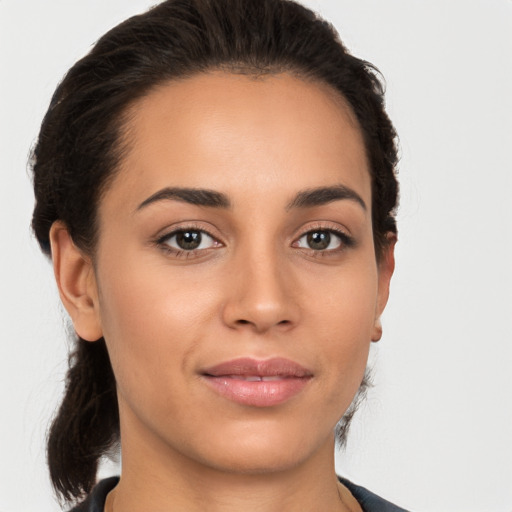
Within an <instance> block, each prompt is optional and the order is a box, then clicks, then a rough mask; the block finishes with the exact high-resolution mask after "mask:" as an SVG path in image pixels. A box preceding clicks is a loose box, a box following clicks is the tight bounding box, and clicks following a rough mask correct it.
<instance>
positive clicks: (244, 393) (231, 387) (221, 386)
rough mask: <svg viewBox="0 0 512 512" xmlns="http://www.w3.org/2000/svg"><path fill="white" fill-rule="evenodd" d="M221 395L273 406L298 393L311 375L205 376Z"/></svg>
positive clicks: (259, 405)
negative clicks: (274, 377)
mask: <svg viewBox="0 0 512 512" xmlns="http://www.w3.org/2000/svg"><path fill="white" fill-rule="evenodd" d="M204 379H205V381H206V382H207V383H208V385H209V386H210V387H211V388H212V389H213V390H214V391H216V392H217V393H218V394H219V395H221V396H223V397H224V398H227V399H228V400H231V401H233V402H237V403H239V404H243V405H250V406H253V407H272V406H274V405H280V404H282V403H284V402H286V401H288V400H290V399H291V398H293V397H294V396H296V395H298V394H299V393H300V392H301V391H302V390H303V389H304V387H305V386H306V385H307V383H308V382H309V381H310V380H311V378H310V377H287V378H283V379H279V380H267V381H247V380H243V379H237V378H231V377H213V376H208V375H205V376H204Z"/></svg>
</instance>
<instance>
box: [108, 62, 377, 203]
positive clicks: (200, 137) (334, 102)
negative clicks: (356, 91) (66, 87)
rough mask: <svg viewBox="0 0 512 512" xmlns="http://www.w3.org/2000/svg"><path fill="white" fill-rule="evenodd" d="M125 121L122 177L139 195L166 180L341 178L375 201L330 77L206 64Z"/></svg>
mask: <svg viewBox="0 0 512 512" xmlns="http://www.w3.org/2000/svg"><path fill="white" fill-rule="evenodd" d="M127 119H128V122H127V125H126V140H127V141H128V143H127V148H128V150H127V152H126V153H125V157H124V159H123V161H122V163H121V169H120V173H118V175H117V176H118V178H120V179H122V182H123V184H124V185H126V186H129V185H130V184H131V188H135V189H136V190H137V192H139V193H140V194H141V195H146V196H147V195H150V194H151V193H153V192H155V190H157V189H158V188H161V187H166V186H170V185H172V186H187V187H201V188H211V189H216V190H219V189H222V191H224V192H226V193H228V194H229V193H232V192H233V193H238V192H243V193H244V194H246V195H247V193H248V191H252V192H257V191H260V192H262V193H267V192H269V191H270V189H272V187H273V186H274V187H277V188H279V189H280V190H281V191H282V192H283V194H285V193H287V191H289V193H290V194H291V193H292V192H293V189H294V188H300V189H304V188H308V187H316V186H318V185H336V184H339V183H342V184H344V185H348V186H351V187H352V188H356V189H358V191H359V193H360V194H361V195H364V196H366V199H365V200H367V201H368V204H369V203H370V200H369V199H370V194H371V192H370V189H371V186H370V176H369V171H368V164H367V158H366V152H365V147H364V142H363V138H362V134H361V131H360V128H359V125H358V122H357V120H356V118H355V115H354V114H353V112H352V110H351V108H350V107H349V106H348V103H347V102H346V100H345V99H344V98H343V97H342V96H341V95H340V94H339V93H338V92H337V91H335V90H333V89H332V88H331V87H330V86H328V85H326V84H323V83H319V82H313V81H306V80H303V79H301V78H298V77H295V76H291V75H290V74H278V75H268V76H263V77H256V78H255V77H252V76H246V75H235V74H231V73H226V72H220V71H218V72H210V73H205V74H199V75H196V76H194V77H192V78H187V79H182V80H177V81H172V82H169V83H166V84H164V85H160V86H158V87H156V88H155V89H153V90H152V91H151V92H150V93H149V94H148V95H147V96H146V97H144V98H142V99H141V100H139V101H138V102H137V103H136V104H134V105H133V106H132V108H131V110H130V112H129V115H128V116H127ZM116 181H118V180H117V178H116V180H114V183H113V188H114V189H115V188H116Z"/></svg>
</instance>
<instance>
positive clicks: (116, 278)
mask: <svg viewBox="0 0 512 512" xmlns="http://www.w3.org/2000/svg"><path fill="white" fill-rule="evenodd" d="M396 161H397V156H396V146H395V133H394V130H393V127H392V125H391V123H390V121H389V119H388V117H387V115H386V113H385V111H384V109H383V97H382V89H381V86H380V83H379V82H378V79H377V78H376V76H375V74H374V72H373V68H372V67H371V66H370V65H369V64H368V63H365V62H363V61H361V60H359V59H356V58H355V57H353V56H351V55H350V54H349V53H348V52H347V51H346V50H345V49H344V47H343V45H342V43H341V42H340V41H339V39H338V38H337V35H336V34H335V32H334V31H333V29H332V28H331V27H330V26H329V25H328V24H326V23H325V22H324V21H322V20H320V19H318V18H316V17H315V15H314V14H313V13H312V12H311V11H309V10H307V9H305V8H304V7H301V6H300V5H298V4H295V3H293V2H289V1H286V0H257V1H256V0H194V1H184V0H174V1H173V0H168V1H166V2H163V3H161V4H159V5H158V6H156V7H155V8H153V9H152V10H150V11H148V12H147V13H146V14H143V15H141V16H137V17H134V18H131V19H129V20H127V21H126V22H124V23H122V24H121V25H119V26H118V27H116V28H114V29H113V30H112V31H110V32H109V33H107V34H106V35H105V36H104V37H103V38H102V39H100V41H99V42H98V43H97V44H96V45H95V47H94V48H93V50H92V51H91V53H90V54H89V55H87V56H86V57H84V58H83V59H82V60H81V61H79V62H78V63H77V64H76V65H75V66H74V67H73V68H72V69H71V70H70V71H69V73H68V74H67V76H66V77H65V79H64V80H63V82H62V83H61V85H60V86H59V87H58V89H57V91H56V93H55V95H54V97H53V100H52V103H51V105H50V108H49V110H48V113H47V115H46V117H45V119H44V121H43V125H42V128H41V132H40V136H39V141H38V144H37V146H36V148H35V151H34V158H33V171H34V188H35V195H36V206H35V210H34V217H33V228H34V231H35V234H36V236H37V239H38V241H39V243H40V245H41V247H42V249H43V250H44V251H45V252H46V253H47V254H48V255H49V256H51V258H52V261H53V265H54V270H55V277H56V280H57V284H58V287H59V291H60V295H61V299H62V302H63V304H64V306H65V308H66V309H67V311H68V313H69V315H70V317H71V319H72V322H73V326H74V329H75V331H76V334H77V341H76V351H75V353H74V354H73V357H72V360H71V367H70V370H69V374H68V380H67V388H66V395H65V397H64V400H63V402H62V405H61V408H60V411H59V413H58V415H57V417H56V419H55V421H54V424H53V426H52V429H51V432H50V436H49V441H48V460H49V466H50V473H51V477H52V481H53V483H54V486H55V488H56V490H57V492H58V493H60V495H61V496H62V497H63V498H64V499H65V500H68V501H70V502H71V501H73V500H76V501H80V500H84V498H86V496H88V497H87V498H86V499H85V501H84V502H83V503H82V504H81V505H79V506H78V507H77V508H75V509H74V510H77V511H86V510H87V511H88V510H105V511H107V512H112V511H114V512H119V511H122V510H125V511H126V510H130V511H138V510H183V511H195V510H211V511H216V510H222V511H229V510H235V509H236V510H241V509H242V510H264V511H273V510H280V511H283V510H284V511H295V510H325V511H348V510H352V511H355V510H359V511H360V510H364V511H371V510H379V511H385V510H401V509H399V508H397V507H395V506H393V505H391V504H390V503H388V502H386V501H385V500H383V499H381V498H379V497H377V496H376V495H374V494H372V493H370V492H369V491H367V490H365V489H363V488H360V487H357V486H355V485H354V484H352V483H351V482H349V481H347V480H344V479H341V478H338V477H337V476H336V474H335V472H334V444H335V432H336V435H337V437H338V441H339V442H340V443H343V441H344V438H345V436H346V431H347V427H348V423H349V419H350V417H351V414H352V413H353V407H352V408H351V407H350V405H351V403H353V402H354V397H356V395H358V390H359V393H360V392H361V390H362V389H364V386H365V381H364V372H365V367H366V361H367V356H368V350H369V345H370V342H371V341H378V340H379V339H380V336H381V332H382V329H381V325H380V315H381V314H382V312H383V310H384V307H385V305H386V301H387V296H388V290H389V281H390V278H391V275H392V273H393V267H394V259H393V249H394V244H395V241H396V226H395V220H394V209H395V207H396V202H397V183H396V179H395V174H394V171H395V166H396ZM354 403H357V398H356V400H355V402H354ZM340 420H341V421H340ZM118 442H120V444H121V453H122V474H121V478H120V479H117V478H114V479H108V480H105V481H103V482H100V484H98V486H96V487H94V484H95V481H96V470H97V465H98V461H99V459H100V457H101V456H102V455H105V454H106V453H107V452H108V451H109V450H111V449H112V448H115V446H116V445H117V443H118ZM93 487H94V489H93Z"/></svg>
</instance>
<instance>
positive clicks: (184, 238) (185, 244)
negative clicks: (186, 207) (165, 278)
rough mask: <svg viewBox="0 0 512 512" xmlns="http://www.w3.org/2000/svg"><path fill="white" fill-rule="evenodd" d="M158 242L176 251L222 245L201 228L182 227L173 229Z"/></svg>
mask: <svg viewBox="0 0 512 512" xmlns="http://www.w3.org/2000/svg"><path fill="white" fill-rule="evenodd" d="M158 243H159V244H161V245H164V246H166V248H169V249H172V250H174V251H175V252H181V251H187V252H190V251H197V250H203V249H210V248H212V247H216V246H218V245H221V244H220V242H218V241H217V240H215V238H213V237H212V236H210V235H209V234H208V233H206V231H203V230H201V229H180V230H178V231H173V232H172V233H169V234H167V235H165V236H164V237H162V238H161V239H160V240H159V241H158Z"/></svg>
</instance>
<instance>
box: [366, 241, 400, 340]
mask: <svg viewBox="0 0 512 512" xmlns="http://www.w3.org/2000/svg"><path fill="white" fill-rule="evenodd" d="M386 238H387V243H386V246H385V247H384V249H383V253H382V255H381V257H380V260H379V263H378V267H379V290H378V296H377V304H376V310H375V321H374V326H373V332H372V338H371V340H372V341H379V340H380V339H381V337H382V322H381V319H380V317H381V315H382V313H383V311H384V308H385V307H386V304H387V302H388V297H389V285H390V282H391V277H392V275H393V272H394V270H395V245H396V242H397V236H396V234H395V233H388V234H387V237H386Z"/></svg>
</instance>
